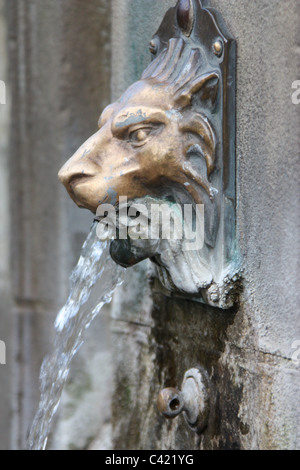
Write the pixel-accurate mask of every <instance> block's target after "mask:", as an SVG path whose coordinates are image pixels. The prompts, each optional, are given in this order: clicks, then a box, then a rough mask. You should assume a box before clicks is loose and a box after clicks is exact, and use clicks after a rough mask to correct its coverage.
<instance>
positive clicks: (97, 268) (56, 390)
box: [28, 222, 125, 450]
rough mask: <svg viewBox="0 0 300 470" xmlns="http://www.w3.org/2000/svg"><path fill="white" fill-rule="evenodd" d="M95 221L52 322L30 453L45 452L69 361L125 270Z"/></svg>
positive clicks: (31, 435) (31, 436)
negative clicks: (99, 234)
mask: <svg viewBox="0 0 300 470" xmlns="http://www.w3.org/2000/svg"><path fill="white" fill-rule="evenodd" d="M96 230H97V222H94V224H93V226H92V229H91V231H90V233H89V235H88V237H87V239H86V241H85V243H84V245H83V247H82V252H81V256H80V258H79V261H78V264H77V266H76V268H75V269H74V271H73V273H72V275H71V278H70V281H71V286H70V287H71V288H70V295H69V298H68V300H67V302H66V304H65V305H64V307H63V308H62V309H61V310H60V312H59V314H58V316H57V318H56V321H55V330H56V331H55V340H54V346H53V351H52V353H51V354H50V355H49V356H47V357H46V358H45V359H44V361H43V364H42V367H41V372H40V403H39V408H38V410H37V413H36V415H35V418H34V421H33V424H32V427H31V431H30V434H29V439H28V447H29V449H30V450H45V449H46V445H47V441H48V437H49V433H50V430H51V423H52V419H53V416H54V415H55V412H56V410H57V408H58V405H59V402H60V399H61V394H62V391H63V388H64V385H65V383H66V381H67V378H68V374H69V370H70V365H71V361H72V358H73V357H74V355H75V354H76V352H77V351H78V349H79V348H80V347H81V345H82V344H83V342H84V339H83V335H84V331H85V330H86V329H87V328H88V327H89V326H90V324H91V322H92V321H93V319H94V318H95V317H96V315H98V313H99V312H100V310H101V308H102V307H103V305H105V304H107V303H108V302H110V301H111V298H112V295H113V293H114V291H115V289H116V287H117V286H118V285H120V284H121V283H122V281H123V277H124V272H125V269H124V268H122V267H121V266H119V265H117V264H116V263H115V262H114V261H113V260H112V259H111V257H110V254H109V246H110V241H109V240H108V241H104V242H103V241H100V240H99V239H98V237H97V233H96Z"/></svg>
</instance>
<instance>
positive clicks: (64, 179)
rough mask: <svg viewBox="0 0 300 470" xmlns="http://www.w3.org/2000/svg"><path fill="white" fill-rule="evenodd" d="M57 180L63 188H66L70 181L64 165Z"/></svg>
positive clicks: (68, 172)
mask: <svg viewBox="0 0 300 470" xmlns="http://www.w3.org/2000/svg"><path fill="white" fill-rule="evenodd" d="M58 178H59V180H60V181H61V182H62V184H63V185H64V186H67V185H68V183H69V181H70V171H68V169H67V167H66V165H64V166H63V167H62V168H61V169H60V170H59V172H58Z"/></svg>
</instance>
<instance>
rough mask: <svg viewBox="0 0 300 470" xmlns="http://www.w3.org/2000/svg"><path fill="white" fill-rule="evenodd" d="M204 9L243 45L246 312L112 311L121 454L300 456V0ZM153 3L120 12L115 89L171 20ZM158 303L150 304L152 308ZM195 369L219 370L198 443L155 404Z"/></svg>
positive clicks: (242, 306) (241, 220) (170, 306)
mask: <svg viewBox="0 0 300 470" xmlns="http://www.w3.org/2000/svg"><path fill="white" fill-rule="evenodd" d="M146 3H147V2H146ZM151 3H152V2H151ZM203 3H205V4H206V5H208V4H210V5H211V6H213V7H216V8H218V9H219V10H220V12H221V13H222V15H223V17H224V19H225V21H226V23H227V26H228V28H229V30H230V31H231V33H232V34H233V36H234V37H235V38H236V39H237V50H238V61H237V165H238V170H237V198H238V207H237V216H238V220H237V232H238V236H239V247H240V251H241V256H242V268H243V272H242V275H243V290H242V292H241V295H240V302H239V306H238V308H236V309H234V310H232V311H231V312H227V313H224V312H222V311H220V310H216V309H210V308H207V307H203V306H201V305H200V304H195V303H192V302H188V301H181V300H180V301H179V300H178V299H174V298H173V299H166V298H165V297H163V296H162V295H161V294H157V293H155V294H154V297H153V304H154V306H153V309H152V310H151V309H149V310H148V311H147V315H146V319H147V321H146V322H144V321H143V319H141V315H140V314H138V313H137V314H136V313H135V310H132V312H133V313H132V315H131V317H130V321H128V310H129V309H130V308H131V307H130V303H129V302H128V296H127V301H126V303H124V305H123V306H122V303H119V307H118V308H119V310H118V313H116V312H115V313H114V315H115V317H117V318H118V321H117V322H116V325H115V327H114V335H115V336H116V341H115V342H114V345H115V350H116V355H115V357H117V358H118V359H117V361H116V388H115V393H114V403H113V426H114V428H113V437H114V445H115V446H116V447H117V448H131V449H132V448H150V449H155V448H157V449H170V448H172V449H192V448H201V449H237V448H242V449H258V448H259V449H296V448H300V429H299V422H300V419H299V418H300V406H299V405H300V404H299V378H300V377H299V375H300V370H299V364H298V365H297V364H296V363H295V362H294V361H293V360H292V355H293V353H294V349H293V348H292V344H293V342H294V341H295V340H299V339H300V324H299V319H298V306H299V289H298V282H297V279H298V278H299V265H298V264H297V258H298V257H299V235H300V230H299V204H298V202H297V196H296V195H297V194H298V193H299V174H300V173H299V144H300V133H299V128H300V127H299V117H300V114H299V113H300V106H296V105H294V104H293V103H292V100H291V94H292V88H291V85H292V82H293V81H294V80H296V79H299V76H300V67H299V63H300V61H299V35H298V31H299V23H300V17H299V13H300V12H299V7H298V3H297V1H293V0H289V1H287V2H282V1H280V0H274V1H272V2H269V1H264V2H262V1H256V0H255V1H253V2H247V1H244V0H241V1H239V2H238V3H237V2H236V1H235V0H228V1H226V2H223V1H221V0H212V1H211V2H203ZM169 4H170V5H174V4H175V2H170V3H168V5H169ZM153 5H154V6H153V9H149V5H148V4H147V5H144V4H142V3H141V2H134V5H133V2H131V1H129V0H128V1H126V2H122V5H120V2H115V3H114V8H113V19H114V21H113V25H114V28H115V30H114V29H113V33H114V31H116V30H117V29H119V28H121V26H122V28H121V30H120V31H121V32H122V34H121V35H119V36H118V37H117V36H114V35H113V37H114V38H115V39H114V50H118V51H121V55H122V60H121V59H120V61H119V55H118V54H120V52H118V53H116V52H114V54H115V55H114V57H113V79H112V80H113V83H114V84H115V90H118V91H119V90H121V89H122V90H123V89H124V88H125V87H126V86H127V85H128V84H129V83H128V81H129V79H131V80H130V81H134V80H136V79H137V78H138V76H139V74H140V73H141V72H142V69H143V66H144V60H145V59H144V58H143V59H141V58H140V56H139V54H137V50H136V47H138V48H140V47H141V43H143V44H145V45H146V44H147V43H148V41H149V39H150V37H151V35H152V34H153V33H154V32H155V29H156V23H157V24H158V23H159V18H158V17H157V15H158V14H159V15H160V18H162V14H163V12H164V11H165V9H166V7H167V5H165V2H164V5H162V4H160V5H158V2H154V3H153ZM160 8H161V10H160ZM129 12H130V13H129ZM132 12H134V14H132ZM146 12H147V14H146ZM125 13H126V15H127V16H126V21H125V23H122V19H121V18H122V17H121V14H125ZM128 25H130V27H129V26H128ZM133 41H136V43H134V45H132V43H133ZM135 44H137V46H135ZM138 50H140V49H138ZM145 50H146V46H145ZM136 54H137V55H136ZM136 57H139V59H138V64H139V66H138V67H137V66H136ZM143 57H144V56H143ZM116 59H117V60H116ZM130 289H132V290H130ZM128 290H129V291H131V292H132V303H131V305H132V308H133V307H134V305H135V302H136V300H135V299H136V298H137V297H136V296H137V295H138V293H137V292H136V291H135V290H134V288H133V284H132V285H131V287H128ZM149 298H150V299H151V298H152V294H149V295H148V296H147V303H149V300H148V299H149ZM122 318H123V319H124V322H123V323H122ZM197 364H200V365H202V366H205V367H206V368H207V370H208V371H209V373H210V375H211V379H212V382H213V384H214V387H215V393H216V395H215V403H216V404H215V407H214V412H213V414H212V416H211V421H210V423H209V426H208V428H207V429H206V431H205V432H204V433H203V435H202V436H201V438H199V439H197V437H196V436H195V435H194V434H192V433H191V431H190V430H189V429H188V428H187V427H186V425H185V423H184V421H183V419H182V417H179V418H178V419H176V420H175V421H172V422H166V421H164V420H163V419H162V418H161V417H160V416H159V415H158V413H157V410H156V405H155V401H156V396H157V393H158V391H159V390H160V389H161V388H163V387H166V386H178V385H180V383H181V380H182V377H183V374H184V372H185V370H187V369H189V368H190V367H193V366H195V365H197Z"/></svg>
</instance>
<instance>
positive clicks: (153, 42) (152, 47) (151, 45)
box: [149, 39, 158, 54]
mask: <svg viewBox="0 0 300 470" xmlns="http://www.w3.org/2000/svg"><path fill="white" fill-rule="evenodd" d="M149 50H150V52H151V54H156V53H157V51H158V41H157V39H152V40H151V41H150V43H149Z"/></svg>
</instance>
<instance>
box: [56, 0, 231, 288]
mask: <svg viewBox="0 0 300 470" xmlns="http://www.w3.org/2000/svg"><path fill="white" fill-rule="evenodd" d="M198 3H199V5H200V6H201V4H200V2H199V0H197V2H196V1H195V0H194V1H192V0H190V1H189V2H186V1H185V2H183V1H181V2H179V3H178V6H177V10H176V15H177V28H178V31H179V34H176V37H171V38H170V39H168V40H167V41H165V47H163V48H162V50H161V51H160V52H159V53H157V56H156V58H154V60H153V61H152V62H151V64H150V65H149V66H148V68H147V69H146V70H145V71H144V73H143V74H142V77H141V79H140V80H139V81H137V82H136V83H134V84H133V85H131V86H130V87H129V88H128V89H127V91H125V93H124V94H123V95H122V96H121V98H120V99H119V100H118V101H116V102H115V103H113V104H111V105H109V106H108V107H107V108H106V109H105V110H104V111H103V112H102V114H101V117H100V119H99V123H98V125H99V130H98V131H97V132H96V133H95V134H94V135H92V136H91V137H90V138H89V139H88V140H87V141H86V142H85V143H84V144H83V145H82V146H81V147H80V148H79V149H78V150H77V152H76V153H75V154H74V156H73V157H72V158H70V160H69V161H68V162H67V163H66V164H65V165H64V166H63V168H62V169H61V170H60V172H59V178H60V180H61V181H62V183H63V184H64V185H65V187H66V189H67V191H68V193H69V195H70V196H71V198H72V199H73V200H74V201H75V203H76V204H77V205H78V206H79V207H82V208H87V209H89V210H91V211H92V212H93V213H96V211H97V208H98V207H99V206H100V205H101V204H113V205H115V206H116V207H118V200H119V197H120V196H126V197H127V199H128V200H129V201H135V200H139V201H140V200H142V199H143V198H147V197H149V196H150V197H151V198H155V199H156V200H159V199H161V200H164V201H172V202H175V203H177V204H181V205H183V204H188V203H191V204H193V205H197V204H199V205H200V204H202V205H204V211H205V213H204V215H205V218H204V220H205V235H204V236H205V244H204V247H203V250H202V253H200V254H199V253H194V254H191V253H188V254H183V258H184V262H183V261H182V259H180V256H179V251H180V246H178V244H177V245H176V247H175V250H176V251H177V255H176V256H175V254H174V250H173V251H172V250H171V251H172V254H171V253H169V255H170V256H169V255H168V256H167V257H166V256H164V254H165V253H166V252H168V248H167V246H166V242H164V243H163V248H162V245H161V246H160V248H157V251H155V250H154V252H153V250H151V249H150V248H149V243H148V244H146V243H144V246H145V249H144V251H145V253H144V256H141V257H139V256H134V253H136V251H135V250H134V249H133V250H132V252H133V256H127V257H126V256H125V258H126V261H124V259H123V260H122V259H121V258H122V257H120V256H119V254H120V253H121V251H122V250H121V251H120V250H118V245H116V244H118V243H119V245H120V244H121V245H122V243H123V245H124V242H122V241H117V240H116V241H114V242H113V244H114V249H113V250H112V253H113V254H114V256H113V257H114V259H115V260H116V261H117V262H119V263H120V264H123V265H130V264H134V263H135V262H137V261H139V260H140V259H142V258H143V257H144V258H145V257H147V256H149V257H150V258H151V260H152V261H154V262H155V263H156V264H157V265H158V266H159V268H158V270H159V272H160V279H161V281H162V283H163V284H164V285H165V286H166V287H167V288H168V289H171V290H172V289H173V290H179V291H181V292H188V293H190V294H196V293H199V292H200V291H201V290H202V291H203V289H209V288H211V287H212V285H213V283H214V278H215V277H216V276H215V273H214V269H215V268H214V267H212V266H210V265H211V264H212V263H211V259H212V254H211V250H213V249H214V247H215V245H216V240H217V237H218V231H219V225H220V222H219V219H220V217H219V216H220V210H221V204H222V203H221V199H220V194H219V190H220V184H219V183H218V179H219V174H220V165H219V163H218V156H217V147H218V136H217V134H218V133H220V129H215V128H214V126H213V125H212V123H211V117H213V115H214V113H216V110H217V109H218V107H219V106H220V103H221V101H222V93H219V91H220V70H219V67H218V66H217V67H211V66H209V64H208V63H207V57H205V54H204V53H203V49H202V47H201V44H197V43H196V42H195V40H194V38H193V28H195V24H196V22H195V21H194V16H195V14H196V12H195V9H196V7H197V8H198V6H197V5H198ZM184 4H188V5H190V8H189V9H188V10H186V8H182V7H184ZM201 9H202V8H201ZM172 10H174V9H172ZM216 131H217V132H216ZM219 158H220V157H219ZM133 246H134V244H133ZM155 246H157V244H156V245H155ZM125 250H127V251H128V250H129V251H130V246H129V245H127V246H126V247H125ZM123 251H124V250H123ZM166 258H167V259H166ZM163 259H164V261H162V260H163ZM129 260H130V261H129ZM171 265H172V266H171ZM182 265H184V266H186V265H190V266H189V269H188V270H187V269H186V267H185V268H184V269H183V268H181V267H180V266H182ZM172 273H173V274H172ZM175 273H177V275H175ZM199 273H200V274H199ZM201 273H202V274H201ZM175 277H176V280H175V281H174V278H175ZM180 279H181V280H180ZM197 279H198V280H197ZM202 294H203V292H202ZM202 297H203V295H202ZM204 297H205V296H204ZM206 297H207V296H206Z"/></svg>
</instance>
